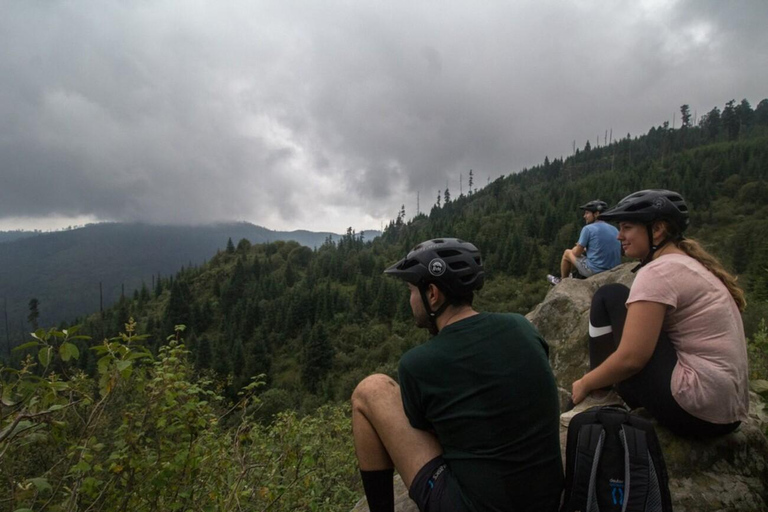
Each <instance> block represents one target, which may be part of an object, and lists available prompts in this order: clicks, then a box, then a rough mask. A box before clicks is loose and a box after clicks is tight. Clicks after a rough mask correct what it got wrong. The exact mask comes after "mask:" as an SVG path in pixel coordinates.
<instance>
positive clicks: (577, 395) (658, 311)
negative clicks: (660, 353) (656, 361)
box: [573, 301, 667, 404]
mask: <svg viewBox="0 0 768 512" xmlns="http://www.w3.org/2000/svg"><path fill="white" fill-rule="evenodd" d="M666 310H667V306H666V305H665V304H661V303H658V302H648V301H639V302H633V303H632V304H630V305H629V306H628V307H627V321H626V322H625V324H624V333H623V335H622V337H621V343H620V344H619V347H618V348H617V349H616V352H614V353H613V354H611V355H610V357H608V359H606V360H605V361H604V362H603V364H601V365H600V366H598V367H597V368H595V369H594V370H592V371H590V372H589V373H587V374H586V375H584V377H582V378H581V379H579V380H577V381H576V382H574V383H573V403H575V404H577V403H579V402H581V401H582V400H584V398H586V396H587V395H588V394H589V393H590V392H591V391H593V390H595V389H600V388H604V387H606V386H610V385H612V384H616V383H617V382H621V381H623V380H625V379H627V378H629V377H631V376H632V375H634V374H636V373H637V372H639V371H640V370H642V369H643V368H644V367H645V365H646V364H647V363H648V361H649V360H650V359H651V356H652V355H653V351H654V349H655V348H656V343H657V342H658V339H659V334H660V333H661V326H662V324H663V323H664V315H665V313H666Z"/></svg>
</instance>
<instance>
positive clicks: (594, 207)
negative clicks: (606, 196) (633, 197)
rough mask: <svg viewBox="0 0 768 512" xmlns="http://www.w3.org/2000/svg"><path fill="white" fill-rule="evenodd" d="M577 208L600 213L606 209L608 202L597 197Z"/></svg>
mask: <svg viewBox="0 0 768 512" xmlns="http://www.w3.org/2000/svg"><path fill="white" fill-rule="evenodd" d="M579 208H581V209H582V210H587V211H588V212H592V213H595V212H598V213H600V214H601V215H602V212H603V211H605V210H607V209H608V203H606V202H605V201H601V200H599V199H595V200H594V201H590V202H588V203H587V204H583V205H581V206H579Z"/></svg>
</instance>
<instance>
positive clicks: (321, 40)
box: [0, 0, 768, 232]
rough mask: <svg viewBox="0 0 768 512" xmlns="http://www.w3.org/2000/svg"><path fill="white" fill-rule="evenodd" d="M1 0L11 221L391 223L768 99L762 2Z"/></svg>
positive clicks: (3, 165) (767, 6)
mask: <svg viewBox="0 0 768 512" xmlns="http://www.w3.org/2000/svg"><path fill="white" fill-rule="evenodd" d="M0 1H1V4H0V5H2V13H3V14H2V16H0V48H2V51H0V77H2V79H0V229H3V230H7V229H18V228H41V229H45V228H55V227H61V226H65V225H67V224H82V223H84V222H90V221H98V220H115V221H146V222H153V223H195V224H196V223H206V222H213V221H226V220H245V221H249V222H253V223H255V224H260V225H263V226H266V227H269V228H272V229H311V230H316V231H334V232H342V231H344V230H345V229H346V227H347V226H352V227H353V228H355V229H357V230H358V231H359V230H361V229H372V228H373V229H378V228H380V227H381V224H382V222H386V221H387V220H388V219H391V218H394V217H395V216H396V215H397V211H398V210H399V208H400V205H401V204H405V207H406V213H407V216H408V217H411V216H412V215H413V214H415V213H416V193H417V191H418V192H419V193H420V206H421V210H422V211H427V212H428V211H429V208H430V207H431V205H432V204H433V203H434V202H435V198H436V196H437V192H438V190H444V189H445V188H446V186H448V187H449V188H450V191H451V193H452V195H454V196H455V195H457V194H458V192H459V188H460V175H462V174H463V183H462V186H463V190H464V192H465V193H466V191H467V174H468V172H469V169H473V170H474V175H475V185H476V186H478V185H485V184H486V183H487V181H488V179H489V178H490V179H496V178H498V177H499V176H501V175H506V174H509V173H511V172H516V171H519V170H521V169H523V168H524V167H530V166H532V165H536V164H538V163H541V162H542V161H543V160H544V157H545V156H549V157H550V158H554V157H560V156H568V155H569V154H570V153H571V150H572V144H573V141H574V140H575V141H576V144H577V146H579V147H583V145H584V143H585V142H586V141H587V140H588V139H589V140H590V142H591V144H592V145H594V144H595V142H596V139H597V138H598V136H600V139H601V144H602V138H603V136H604V134H605V131H606V130H611V129H612V130H613V136H614V138H617V137H621V136H626V134H627V133H631V134H632V135H633V136H635V135H640V134H642V133H645V132H647V131H648V129H650V128H651V127H652V126H658V125H660V124H662V123H663V122H664V121H665V120H669V121H670V123H671V122H672V120H673V115H675V113H676V112H677V111H678V109H679V106H680V105H682V104H684V103H687V104H689V105H690V106H691V111H692V112H696V113H697V114H698V116H701V115H702V114H704V113H706V112H707V111H709V110H710V109H711V108H712V107H714V106H718V107H719V108H721V109H722V107H723V105H724V104H725V102H727V101H728V100H730V99H736V100H737V101H740V100H741V99H742V98H746V99H747V100H749V101H750V103H752V105H753V107H755V106H756V105H757V103H758V102H759V101H760V100H761V99H763V98H766V97H768V30H766V26H768V2H766V1H765V0H754V1H751V2H747V1H744V2H741V1H733V2H722V1H719V0H712V1H704V0H695V1H694V0H691V1H672V0H663V1H662V0H657V1H648V0H646V1H643V0H640V1H637V0H634V1H631V2H621V1H616V2H605V1H586V0H571V1H565V0H563V1H542V0H535V1H530V2H521V1H517V2H510V1H507V2H495V1H483V2H453V1H447V0H443V1H439V2H438V1H435V2H431V1H430V2H428V1H418V0H417V1H414V0H409V1H406V2H400V1H393V0H388V1H386V2H382V1H367V0H347V1H336V0H324V1H309V0H308V1H302V2H300V1H291V0H280V1H271V2H259V1H252V0H248V1H232V0H228V1H226V2H221V1H202V0H200V1H192V0H168V1H160V0H151V1H150V0H142V1H138V0H137V1H129V0H120V1H109V0H99V1H85V0H83V1H42V0H40V1H35V0H29V1H14V0H0ZM676 117H677V121H676V122H677V124H678V125H679V122H680V121H679V118H680V116H679V113H677V114H676ZM585 199H587V198H585Z"/></svg>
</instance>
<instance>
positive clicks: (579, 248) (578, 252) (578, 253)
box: [571, 244, 587, 258]
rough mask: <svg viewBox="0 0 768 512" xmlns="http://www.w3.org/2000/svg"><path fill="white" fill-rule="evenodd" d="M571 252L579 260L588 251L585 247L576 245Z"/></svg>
mask: <svg viewBox="0 0 768 512" xmlns="http://www.w3.org/2000/svg"><path fill="white" fill-rule="evenodd" d="M571 252H572V253H573V255H574V256H576V257H577V258H581V257H582V256H583V255H584V253H585V252H587V250H586V249H585V248H584V247H582V246H581V245H579V244H576V245H574V246H573V249H571Z"/></svg>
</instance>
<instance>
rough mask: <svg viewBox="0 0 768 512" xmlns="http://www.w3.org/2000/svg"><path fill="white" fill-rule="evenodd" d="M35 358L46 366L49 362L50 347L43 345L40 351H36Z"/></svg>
mask: <svg viewBox="0 0 768 512" xmlns="http://www.w3.org/2000/svg"><path fill="white" fill-rule="evenodd" d="M37 360H38V361H40V364H41V365H43V366H48V364H49V363H50V362H51V347H43V348H41V349H40V352H38V353H37Z"/></svg>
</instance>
